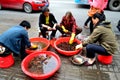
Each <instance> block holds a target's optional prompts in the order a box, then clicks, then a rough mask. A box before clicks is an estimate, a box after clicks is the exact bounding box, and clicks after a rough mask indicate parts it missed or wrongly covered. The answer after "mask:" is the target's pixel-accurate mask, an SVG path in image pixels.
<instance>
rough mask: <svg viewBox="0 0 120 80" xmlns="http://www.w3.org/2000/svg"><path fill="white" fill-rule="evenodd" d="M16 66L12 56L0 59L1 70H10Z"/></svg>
mask: <svg viewBox="0 0 120 80" xmlns="http://www.w3.org/2000/svg"><path fill="white" fill-rule="evenodd" d="M13 64H14V59H13V56H12V54H10V55H8V56H5V57H0V68H9V67H11V66H12V65H13Z"/></svg>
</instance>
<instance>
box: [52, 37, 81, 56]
mask: <svg viewBox="0 0 120 80" xmlns="http://www.w3.org/2000/svg"><path fill="white" fill-rule="evenodd" d="M69 40H70V37H61V38H58V39H57V40H56V41H55V43H54V47H55V49H56V50H57V51H58V52H59V53H60V54H63V55H66V56H72V55H75V54H77V53H78V52H80V51H81V50H82V48H80V49H78V50H74V51H65V50H62V49H60V48H58V47H57V45H58V44H60V43H62V42H69ZM74 42H77V43H78V44H80V43H81V41H80V40H78V39H76V38H75V39H74Z"/></svg>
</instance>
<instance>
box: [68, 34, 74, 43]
mask: <svg viewBox="0 0 120 80" xmlns="http://www.w3.org/2000/svg"><path fill="white" fill-rule="evenodd" d="M74 38H75V33H72V34H71V37H70V40H69V44H72V43H73V41H74Z"/></svg>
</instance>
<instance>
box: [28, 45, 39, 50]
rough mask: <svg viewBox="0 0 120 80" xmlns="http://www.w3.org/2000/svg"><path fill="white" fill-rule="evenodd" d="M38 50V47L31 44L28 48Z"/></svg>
mask: <svg viewBox="0 0 120 80" xmlns="http://www.w3.org/2000/svg"><path fill="white" fill-rule="evenodd" d="M37 48H38V45H35V44H31V47H30V49H33V50H34V49H37Z"/></svg>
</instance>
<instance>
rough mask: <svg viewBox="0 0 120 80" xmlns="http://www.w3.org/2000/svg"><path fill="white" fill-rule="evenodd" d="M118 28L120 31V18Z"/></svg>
mask: <svg viewBox="0 0 120 80" xmlns="http://www.w3.org/2000/svg"><path fill="white" fill-rule="evenodd" d="M117 28H118V30H119V31H120V20H119V21H118V25H117Z"/></svg>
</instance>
